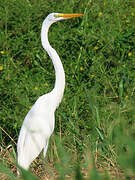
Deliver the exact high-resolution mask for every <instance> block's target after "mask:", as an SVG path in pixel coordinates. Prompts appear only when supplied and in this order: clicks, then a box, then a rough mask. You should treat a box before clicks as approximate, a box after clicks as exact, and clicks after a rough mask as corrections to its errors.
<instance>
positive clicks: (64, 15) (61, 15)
mask: <svg viewBox="0 0 135 180" xmlns="http://www.w3.org/2000/svg"><path fill="white" fill-rule="evenodd" d="M56 16H57V17H63V18H75V17H80V16H84V14H57V15H56Z"/></svg>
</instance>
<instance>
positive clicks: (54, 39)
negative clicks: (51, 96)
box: [0, 0, 135, 179]
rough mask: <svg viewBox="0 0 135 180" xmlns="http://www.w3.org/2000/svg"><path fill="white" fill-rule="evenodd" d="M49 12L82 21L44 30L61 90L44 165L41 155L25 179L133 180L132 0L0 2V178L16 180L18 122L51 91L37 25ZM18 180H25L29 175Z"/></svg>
mask: <svg viewBox="0 0 135 180" xmlns="http://www.w3.org/2000/svg"><path fill="white" fill-rule="evenodd" d="M51 12H63V13H66V12H68V13H72V12H74V13H79V12H80V13H84V14H85V16H84V17H83V18H78V19H74V20H67V21H62V22H58V23H57V24H54V25H53V26H52V27H51V29H50V32H49V40H50V43H51V45H52V46H53V47H54V48H55V49H56V50H57V52H58V54H59V55H60V57H61V60H62V62H63V65H64V69H65V73H66V89H65V93H64V98H63V100H62V103H61V105H60V107H59V108H58V110H57V111H56V125H55V132H54V134H53V136H52V137H51V139H50V144H49V149H48V152H47V158H46V160H45V165H41V164H42V159H43V158H42V155H41V157H40V158H39V159H37V160H36V162H35V163H33V165H32V166H31V171H33V172H34V173H35V174H36V175H37V176H39V177H42V178H43V177H44V176H46V177H49V178H50V179H66V178H70V179H84V178H87V179H112V178H115V179H131V178H134V177H135V153H134V152H135V2H134V1H132V0H119V1H116V0H110V1H102V0H97V1H92V0H86V1H77V0H70V1H61V0H59V1H56V2H54V1H52V0H50V1H44V0H39V1H36V0H35V1H32V0H19V1H16V0H12V1H11V0H7V1H2V0H0V17H1V18H0V139H1V144H0V146H1V155H0V159H1V162H0V164H1V165H0V171H1V173H2V175H1V177H3V174H7V175H8V176H9V177H10V179H14V178H15V175H16V173H14V171H15V168H16V165H15V160H16V154H15V151H16V143H15V142H16V141H17V138H18V133H19V130H20V127H21V124H22V122H23V119H24V117H25V115H26V114H27V112H28V111H29V109H30V107H31V106H32V104H33V103H34V102H35V101H36V99H37V98H38V97H39V96H41V95H42V94H45V93H47V92H49V91H51V90H52V88H53V86H54V81H55V73H54V68H53V65H52V62H51V60H50V58H49V57H48V55H47V53H46V52H45V51H44V50H43V48H42V46H41V42H40V30H41V25H42V21H43V20H44V18H45V17H46V16H47V15H48V13H51ZM9 145H12V148H10V150H9V149H8V147H10V146H9ZM13 169H14V170H13ZM44 169H45V171H44ZM10 171H11V172H12V173H10ZM44 172H45V175H44ZM13 174H14V175H13ZM22 174H23V175H24V176H25V177H24V179H26V177H27V175H28V176H29V175H30V174H29V173H27V172H26V173H25V171H23V172H22ZM32 178H33V177H32ZM3 179H4V178H3Z"/></svg>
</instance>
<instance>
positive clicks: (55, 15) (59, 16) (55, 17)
mask: <svg viewBox="0 0 135 180" xmlns="http://www.w3.org/2000/svg"><path fill="white" fill-rule="evenodd" d="M80 16H83V14H62V13H51V14H49V15H48V16H47V19H48V20H49V21H50V22H52V23H54V22H57V21H60V20H64V19H70V18H75V17H80Z"/></svg>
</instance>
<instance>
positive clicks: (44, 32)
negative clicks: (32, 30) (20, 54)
mask: <svg viewBox="0 0 135 180" xmlns="http://www.w3.org/2000/svg"><path fill="white" fill-rule="evenodd" d="M50 26H51V23H50V24H49V22H48V21H46V20H44V22H43V24H42V29H41V42H42V46H43V48H44V49H45V50H46V51H47V53H48V55H49V56H50V58H51V59H52V62H53V65H54V68H55V75H56V80H55V86H54V89H53V91H52V92H54V94H55V95H56V97H55V98H56V101H57V103H56V106H57V107H58V105H59V103H60V102H61V100H62V97H63V93H64V89H65V73H64V68H63V65H62V62H61V60H60V58H59V55H58V54H57V52H56V51H55V49H53V48H52V47H51V45H50V43H49V41H48V30H49V27H50Z"/></svg>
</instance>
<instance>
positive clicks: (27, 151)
mask: <svg viewBox="0 0 135 180" xmlns="http://www.w3.org/2000/svg"><path fill="white" fill-rule="evenodd" d="M80 16H83V14H61V13H51V14H49V15H48V16H47V17H46V19H45V20H44V21H43V24H42V29H41V42H42V46H43V48H44V49H45V50H46V51H47V53H48V55H49V56H50V58H51V59H52V62H53V65H54V68H55V75H56V80H55V86H54V89H53V90H52V91H51V92H50V93H48V94H45V95H42V96H40V97H39V98H38V99H37V101H36V102H35V104H34V105H33V106H32V108H31V109H30V111H29V112H28V114H27V115H26V117H25V119H24V122H23V125H22V127H21V131H20V134H19V138H18V143H17V153H18V165H20V166H21V167H22V168H24V169H26V170H27V169H28V168H29V166H30V164H31V162H32V161H33V160H34V159H35V158H36V157H37V156H38V155H39V154H40V152H41V151H42V149H44V151H43V155H44V157H45V155H46V152H47V147H48V142H49V138H50V136H51V134H52V132H53V130H54V124H55V117H54V113H55V110H56V108H57V107H58V106H59V104H60V102H61V100H62V96H63V93H64V88H65V73H64V69H63V65H62V63H61V60H60V58H59V56H58V54H57V52H56V51H55V49H53V48H52V47H51V45H50V43H49V41H48V30H49V27H50V26H51V25H52V24H53V23H55V22H57V21H60V20H64V19H69V18H73V17H80Z"/></svg>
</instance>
